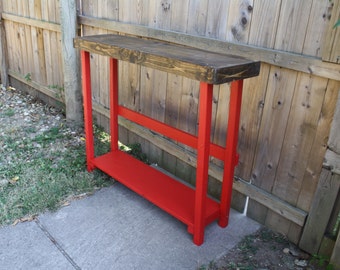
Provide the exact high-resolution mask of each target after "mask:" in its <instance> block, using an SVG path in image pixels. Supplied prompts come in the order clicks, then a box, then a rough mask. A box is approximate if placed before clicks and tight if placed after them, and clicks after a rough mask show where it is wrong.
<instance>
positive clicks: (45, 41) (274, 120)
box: [1, 0, 340, 265]
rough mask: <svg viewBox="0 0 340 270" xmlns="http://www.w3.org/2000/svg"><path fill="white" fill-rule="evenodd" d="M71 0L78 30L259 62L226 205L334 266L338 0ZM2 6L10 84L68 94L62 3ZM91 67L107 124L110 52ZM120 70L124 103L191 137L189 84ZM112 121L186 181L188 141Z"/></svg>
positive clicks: (339, 150) (215, 177) (129, 67)
mask: <svg viewBox="0 0 340 270" xmlns="http://www.w3.org/2000/svg"><path fill="white" fill-rule="evenodd" d="M70 2H72V1H70ZM76 2H77V3H76V4H77V9H78V16H77V20H78V23H79V32H80V34H82V35H93V34H106V33H120V34H126V35H135V36H144V37H151V38H158V39H163V40H166V41H169V42H176V43H180V44H184V45H189V46H195V47H198V48H202V49H209V50H212V51H216V52H222V53H229V54H235V55H241V56H244V57H247V58H250V59H254V60H260V61H262V65H261V73H260V76H258V77H256V78H252V79H248V80H246V81H245V85H244V98H243V101H242V115H241V126H240V135H239V146H238V151H239V153H240V162H239V165H238V167H237V170H236V179H237V180H236V181H235V182H234V192H233V207H234V208H236V209H238V210H239V211H244V209H245V207H246V205H247V209H246V213H247V215H248V216H249V217H251V218H253V219H255V220H257V221H259V222H260V223H262V224H265V225H267V226H268V227H270V228H273V229H274V230H276V231H279V232H281V233H284V234H285V235H287V236H288V237H289V239H290V240H291V241H293V242H295V243H298V244H299V245H300V246H301V247H302V248H303V249H305V250H306V251H308V252H310V253H313V254H315V253H318V252H321V253H325V254H326V255H327V254H328V255H329V256H332V254H333V257H332V260H333V262H334V263H337V264H339V265H340V262H339V260H340V259H339V257H340V256H335V255H334V254H335V253H336V252H339V248H340V240H339V233H338V231H339V228H338V227H339V224H338V222H337V221H338V220H339V208H340V206H339V204H340V203H339V201H340V199H339V182H340V180H339V170H340V165H339V164H340V145H339V144H340V143H339V141H340V137H339V136H340V135H339V134H340V126H339V124H338V123H339V122H340V121H339V119H340V109H339V107H340V102H339V98H338V93H339V89H340V64H339V62H340V60H339V59H340V56H339V55H340V51H339V50H340V46H339V44H340V43H339V41H340V29H335V28H333V27H332V26H333V25H334V23H335V21H336V20H337V19H338V18H339V14H340V1H339V0H333V1H329V0H301V1H295V0H275V1H273V0H235V1H234V0H233V1H227V0H205V1H199V0H183V1H171V0H157V1H150V0H133V1H132V0H124V1H123V0H120V1H119V0H115V1H107V0H98V1H90V0H82V1H76ZM60 3H64V1H60ZM61 6H62V7H63V5H61ZM1 9H2V26H3V27H2V28H3V31H2V32H1V33H2V36H4V35H5V36H6V39H2V44H1V48H2V55H1V56H2V62H1V63H3V64H2V70H1V71H2V73H1V74H2V77H3V78H2V80H3V81H4V76H5V75H3V74H6V72H7V73H8V74H9V78H10V82H11V84H12V85H18V87H24V86H25V85H26V86H28V88H30V89H32V88H34V89H36V90H37V91H38V93H40V94H39V95H41V97H45V100H47V101H50V102H54V101H55V100H59V101H60V102H64V100H65V99H64V93H63V91H64V90H65V91H68V87H67V89H65V86H66V85H67V86H68V82H69V79H65V76H64V69H65V67H64V65H65V61H66V62H67V59H68V57H69V55H66V53H65V51H64V50H63V46H65V44H63V42H62V40H63V34H64V31H66V30H65V27H63V22H62V21H61V19H60V18H61V17H62V16H61V15H60V10H61V12H65V10H63V9H60V7H59V1H43V0H30V1H24V0H16V1H13V0H3V1H2V7H1ZM61 29H63V31H62V30H61ZM66 29H67V27H66ZM64 43H65V42H64ZM91 65H92V67H93V72H92V83H93V89H94V93H93V101H94V104H95V116H96V119H97V121H98V123H99V124H101V125H102V126H104V127H106V128H107V125H108V121H107V117H108V107H109V100H108V59H106V58H104V57H100V56H95V55H93V56H92V57H91ZM119 68H120V75H119V76H120V86H119V87H120V96H119V99H120V103H122V104H124V105H125V106H127V107H129V108H130V109H133V110H136V111H139V112H141V113H144V114H146V115H148V116H151V117H153V118H156V119H158V120H161V121H164V122H166V123H168V124H171V125H173V126H176V127H178V128H181V129H183V130H185V131H187V132H190V133H193V134H195V133H196V131H197V117H196V116H197V105H198V83H197V82H196V81H192V80H189V79H186V78H182V77H179V76H175V75H171V74H167V73H164V72H160V71H156V70H152V69H150V68H145V67H140V66H137V65H134V64H128V63H120V64H119ZM5 71H6V72H5ZM228 87H229V86H228V85H222V86H216V87H215V88H214V103H213V119H212V120H213V128H212V131H211V135H212V140H213V141H214V142H215V143H218V144H221V145H223V144H224V138H225V130H224V127H225V126H226V124H227V123H226V121H227V117H226V115H227V112H228V108H227V107H228V106H227V105H226V104H228V102H227V101H228V98H229V96H228V95H229V94H228V91H227V90H228ZM151 93H152V94H151ZM333 118H334V119H338V121H336V120H333ZM332 120H333V121H332ZM120 126H121V130H120V140H121V141H122V142H124V143H135V142H140V143H142V148H143V151H144V152H146V153H147V155H148V156H149V158H150V160H151V161H154V162H157V163H158V164H159V165H160V166H162V167H163V168H165V169H167V170H168V171H170V172H171V173H173V174H175V175H177V176H179V177H180V178H183V179H184V180H186V181H188V182H190V183H194V170H193V169H192V168H193V167H195V166H196V165H195V160H196V159H195V153H193V152H192V151H191V149H189V148H186V147H183V146H182V145H179V144H176V143H175V142H172V141H169V140H167V139H166V138H163V137H161V136H159V135H157V134H154V133H152V132H150V131H148V130H146V129H144V128H142V127H140V126H137V125H135V124H132V123H131V122H129V121H126V120H123V119H120ZM221 171H222V165H221V164H220V163H219V162H218V161H216V160H212V161H211V165H210V169H209V174H210V177H211V179H210V184H209V186H210V192H211V193H212V194H218V192H219V186H220V185H219V184H220V179H221V178H222V177H221ZM321 220H322V223H323V225H322V226H319V223H320V221H321ZM317 224H318V225H317ZM316 228H317V229H316ZM329 232H332V234H331V237H328V236H327V235H329ZM324 235H326V237H325V236H324ZM336 237H337V238H338V239H336ZM325 243H326V244H325ZM326 246H327V248H325V247H326Z"/></svg>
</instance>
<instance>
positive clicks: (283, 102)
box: [248, 67, 297, 224]
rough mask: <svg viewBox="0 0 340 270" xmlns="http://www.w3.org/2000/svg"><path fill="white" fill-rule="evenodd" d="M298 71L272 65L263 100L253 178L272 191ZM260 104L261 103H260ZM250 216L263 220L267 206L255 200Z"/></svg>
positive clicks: (261, 221) (249, 207)
mask: <svg viewBox="0 0 340 270" xmlns="http://www.w3.org/2000/svg"><path fill="white" fill-rule="evenodd" d="M296 76H297V74H296V72H295V71H291V70H288V69H283V68H278V67H271V69H270V73H269V78H268V85H267V89H270V91H269V90H268V91H267V94H266V96H265V99H264V101H262V105H261V106H264V107H263V116H262V119H261V123H260V127H259V133H258V138H257V142H256V150H255V157H254V162H253V168H252V170H251V182H252V183H253V184H254V185H256V186H258V187H260V188H261V189H263V190H266V191H267V192H271V190H272V187H273V185H274V179H275V175H276V173H277V168H278V164H279V160H280V153H281V149H282V147H283V140H284V134H285V130H286V126H287V121H288V117H289V112H290V105H291V101H292V98H293V95H294V88H295V83H296ZM260 104H261V103H260ZM248 216H249V217H251V218H253V219H255V220H257V221H259V222H260V223H262V224H264V223H265V220H266V217H267V209H266V207H264V206H261V205H259V204H258V203H256V202H253V201H252V200H250V201H249V205H248Z"/></svg>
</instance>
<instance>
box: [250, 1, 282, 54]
mask: <svg viewBox="0 0 340 270" xmlns="http://www.w3.org/2000/svg"><path fill="white" fill-rule="evenodd" d="M281 2H282V1H273V0H261V1H255V3H254V5H253V6H250V7H251V8H252V11H251V12H252V19H251V24H250V30H249V40H248V43H249V44H252V45H256V46H260V47H265V48H273V47H274V42H275V37H276V29H277V24H278V20H279V12H280V7H281Z"/></svg>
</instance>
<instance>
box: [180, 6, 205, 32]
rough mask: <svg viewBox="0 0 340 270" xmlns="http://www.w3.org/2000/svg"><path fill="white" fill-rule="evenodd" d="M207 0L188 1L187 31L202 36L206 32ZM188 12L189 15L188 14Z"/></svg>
mask: <svg viewBox="0 0 340 270" xmlns="http://www.w3.org/2000/svg"><path fill="white" fill-rule="evenodd" d="M207 9H208V0H201V1H189V6H188V13H187V14H185V16H186V17H187V18H188V21H187V28H186V31H187V33H190V34H192V35H197V36H202V35H204V34H205V32H206V20H207ZM188 14H190V16H188Z"/></svg>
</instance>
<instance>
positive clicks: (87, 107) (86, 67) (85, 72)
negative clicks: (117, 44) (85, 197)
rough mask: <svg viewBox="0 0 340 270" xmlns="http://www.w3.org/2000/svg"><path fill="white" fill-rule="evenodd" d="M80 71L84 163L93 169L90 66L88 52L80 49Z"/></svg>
mask: <svg viewBox="0 0 340 270" xmlns="http://www.w3.org/2000/svg"><path fill="white" fill-rule="evenodd" d="M81 71H82V78H83V86H82V88H83V99H84V122H85V123H84V125H85V136H86V163H87V170H88V171H93V170H94V165H93V159H94V139H93V117H92V93H91V68H90V53H89V52H87V51H83V50H82V51H81Z"/></svg>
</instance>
